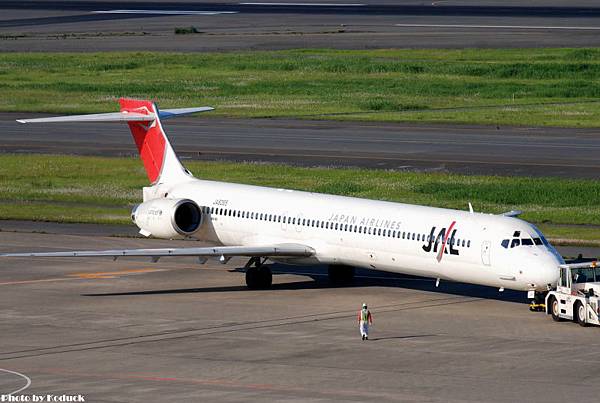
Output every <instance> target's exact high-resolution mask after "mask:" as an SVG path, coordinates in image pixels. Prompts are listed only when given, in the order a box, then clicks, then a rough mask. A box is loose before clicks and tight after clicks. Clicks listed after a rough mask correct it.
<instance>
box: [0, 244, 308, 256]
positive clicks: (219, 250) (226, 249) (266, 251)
mask: <svg viewBox="0 0 600 403" xmlns="http://www.w3.org/2000/svg"><path fill="white" fill-rule="evenodd" d="M314 254H315V251H314V249H312V248H311V247H309V246H306V245H299V244H281V245H272V246H215V247H203V248H158V249H111V250H86V251H68V252H25V253H3V254H0V257H103V256H106V257H126V256H130V257H140V256H149V257H153V258H160V257H168V256H197V257H221V256H223V257H226V258H227V257H234V256H247V257H255V256H257V257H271V256H288V257H309V256H312V255H314Z"/></svg>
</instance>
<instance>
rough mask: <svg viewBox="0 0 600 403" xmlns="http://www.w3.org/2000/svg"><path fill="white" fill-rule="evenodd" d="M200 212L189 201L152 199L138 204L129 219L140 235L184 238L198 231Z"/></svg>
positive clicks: (201, 217)
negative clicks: (138, 229)
mask: <svg viewBox="0 0 600 403" xmlns="http://www.w3.org/2000/svg"><path fill="white" fill-rule="evenodd" d="M203 218H204V217H203V214H202V210H201V209H200V207H198V205H197V204H196V203H194V202H193V201H192V200H189V199H153V200H148V201H147V202H144V203H142V204H138V205H137V206H135V207H134V208H133V211H132V212H131V219H132V221H133V222H134V223H135V225H137V226H138V227H139V228H140V230H141V231H140V233H142V234H143V235H145V236H150V235H152V236H154V237H156V238H165V239H173V238H185V237H186V236H190V235H192V234H193V233H194V232H196V231H198V229H199V228H200V226H201V225H202V221H203Z"/></svg>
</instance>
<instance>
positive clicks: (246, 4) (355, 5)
mask: <svg viewBox="0 0 600 403" xmlns="http://www.w3.org/2000/svg"><path fill="white" fill-rule="evenodd" d="M240 5H242V6H292V7H294V6H309V7H310V6H315V7H363V6H365V4H363V3H268V2H244V3H240Z"/></svg>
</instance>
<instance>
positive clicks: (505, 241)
mask: <svg viewBox="0 0 600 403" xmlns="http://www.w3.org/2000/svg"><path fill="white" fill-rule="evenodd" d="M509 242H510V241H509V240H508V239H503V240H502V243H501V245H502V247H503V248H505V249H508V243H509Z"/></svg>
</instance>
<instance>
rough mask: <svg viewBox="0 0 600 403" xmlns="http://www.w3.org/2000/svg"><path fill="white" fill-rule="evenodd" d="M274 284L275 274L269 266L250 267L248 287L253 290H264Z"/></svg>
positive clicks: (247, 280)
mask: <svg viewBox="0 0 600 403" xmlns="http://www.w3.org/2000/svg"><path fill="white" fill-rule="evenodd" d="M271 284H273V273H272V272H271V269H270V268H268V267H267V266H258V267H249V268H248V269H247V270H246V285H247V286H248V288H250V289H251V290H264V289H267V288H270V287H271Z"/></svg>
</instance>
